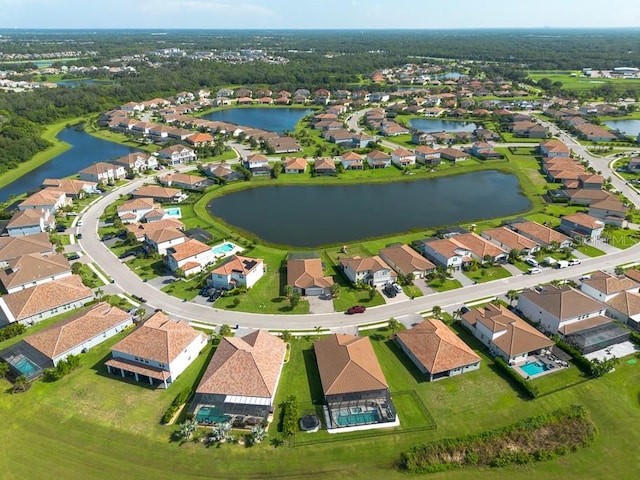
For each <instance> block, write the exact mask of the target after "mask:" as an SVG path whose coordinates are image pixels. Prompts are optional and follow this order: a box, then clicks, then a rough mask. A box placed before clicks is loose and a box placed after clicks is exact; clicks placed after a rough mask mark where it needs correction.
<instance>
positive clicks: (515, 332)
mask: <svg viewBox="0 0 640 480" xmlns="http://www.w3.org/2000/svg"><path fill="white" fill-rule="evenodd" d="M462 318H463V319H464V320H465V321H466V322H467V323H469V324H470V325H472V326H475V324H476V322H480V323H482V324H483V325H484V326H485V327H487V328H488V329H489V330H490V331H491V332H494V333H495V332H501V331H504V333H503V334H502V335H500V336H498V337H496V338H495V339H494V340H493V341H492V343H493V344H494V345H495V346H496V347H498V348H499V349H500V350H502V351H503V352H504V353H506V354H507V355H508V356H510V357H514V356H517V355H521V354H523V353H528V352H533V351H534V350H539V349H541V348H546V347H550V346H552V345H553V341H551V340H550V339H549V338H548V337H546V336H545V335H543V334H542V333H541V332H539V331H538V330H536V329H535V328H534V327H532V326H531V325H529V324H528V323H527V322H525V321H524V320H522V319H521V318H520V317H518V316H517V315H516V314H515V313H513V312H511V311H510V310H509V309H507V308H506V307H504V306H503V305H499V306H496V305H494V304H492V303H489V304H487V305H485V306H483V307H479V308H474V309H473V310H469V311H468V312H467V313H465V314H464V315H463V316H462Z"/></svg>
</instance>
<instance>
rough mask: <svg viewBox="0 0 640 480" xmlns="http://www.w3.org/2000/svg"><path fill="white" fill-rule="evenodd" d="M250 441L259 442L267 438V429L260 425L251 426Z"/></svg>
mask: <svg viewBox="0 0 640 480" xmlns="http://www.w3.org/2000/svg"><path fill="white" fill-rule="evenodd" d="M249 438H250V439H251V443H260V442H262V441H263V440H264V439H265V438H267V431H266V430H265V429H264V427H263V426H262V425H255V426H253V427H251V436H250V437H249Z"/></svg>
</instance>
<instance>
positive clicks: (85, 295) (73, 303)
mask: <svg viewBox="0 0 640 480" xmlns="http://www.w3.org/2000/svg"><path fill="white" fill-rule="evenodd" d="M92 299H93V292H92V291H91V289H90V288H88V287H85V286H84V285H83V284H82V280H81V279H80V277H79V276H77V275H71V276H70V277H65V278H62V279H60V280H55V281H53V282H47V283H43V284H40V285H36V286H35V287H32V288H27V289H26V290H20V291H18V292H15V293H10V294H7V295H4V296H2V297H0V324H2V323H13V322H20V323H22V324H24V325H33V324H34V323H38V322H41V321H42V320H46V319H47V318H50V317H53V316H55V315H58V314H59V313H62V312H65V311H68V310H74V309H76V308H79V307H81V306H83V305H84V304H86V303H87V302H89V301H91V300H92Z"/></svg>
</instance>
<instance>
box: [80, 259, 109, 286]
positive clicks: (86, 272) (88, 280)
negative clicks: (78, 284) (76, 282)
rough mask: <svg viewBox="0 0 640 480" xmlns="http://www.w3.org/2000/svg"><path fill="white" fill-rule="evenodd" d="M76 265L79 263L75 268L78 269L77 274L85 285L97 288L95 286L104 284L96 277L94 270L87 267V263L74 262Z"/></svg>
mask: <svg viewBox="0 0 640 480" xmlns="http://www.w3.org/2000/svg"><path fill="white" fill-rule="evenodd" d="M76 265H79V267H76V268H78V269H79V271H78V275H80V278H81V279H82V283H83V284H84V285H85V286H87V287H89V288H97V287H102V286H104V282H103V281H102V280H100V279H99V278H98V276H97V275H96V274H95V272H94V271H93V270H91V268H89V266H88V265H85V264H84V263H80V262H78V263H76Z"/></svg>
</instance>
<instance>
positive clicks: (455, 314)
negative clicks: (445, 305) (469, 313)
mask: <svg viewBox="0 0 640 480" xmlns="http://www.w3.org/2000/svg"><path fill="white" fill-rule="evenodd" d="M462 315H463V313H462V309H461V308H459V309H457V310H454V311H453V319H454V320H456V321H458V322H459V321H460V320H462Z"/></svg>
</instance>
